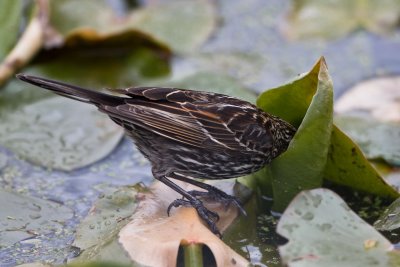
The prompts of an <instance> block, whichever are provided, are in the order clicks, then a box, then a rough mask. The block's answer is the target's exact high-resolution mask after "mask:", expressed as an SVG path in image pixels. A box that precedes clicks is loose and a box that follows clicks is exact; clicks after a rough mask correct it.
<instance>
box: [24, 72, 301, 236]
mask: <svg viewBox="0 0 400 267" xmlns="http://www.w3.org/2000/svg"><path fill="white" fill-rule="evenodd" d="M17 77H18V78H19V79H21V80H23V81H26V82H29V83H31V84H34V85H37V86H40V87H42V88H45V89H49V90H52V91H54V92H55V93H57V94H60V95H63V96H66V97H69V98H73V99H75V100H79V101H83V102H87V103H91V104H94V105H96V106H97V107H98V109H99V110H100V111H102V112H104V113H106V114H107V115H108V116H110V118H111V119H112V120H113V121H114V122H116V123H117V124H119V125H121V126H122V127H123V128H124V129H125V131H126V133H127V134H128V135H129V136H130V137H131V138H132V139H133V141H134V142H135V144H136V145H137V147H138V149H139V150H140V151H141V152H142V153H143V154H144V155H145V157H146V158H148V159H149V161H150V162H151V164H152V170H153V175H154V177H155V178H156V179H158V180H160V181H161V182H163V183H165V184H166V185H168V186H169V187H171V188H173V189H174V190H176V191H177V192H179V193H181V194H182V195H183V196H184V197H185V198H186V200H176V201H175V202H173V203H172V204H171V206H175V207H176V206H179V205H191V206H193V207H195V208H196V209H197V211H198V212H199V215H200V216H201V217H202V218H203V219H204V220H205V221H206V222H207V223H208V225H209V226H210V227H211V229H212V230H213V231H214V232H216V233H218V230H217V229H216V227H215V224H214V221H215V219H217V217H218V215H216V214H215V213H213V212H211V211H209V210H207V209H206V208H205V207H204V206H203V204H202V202H201V201H200V200H199V199H198V198H196V196H200V195H203V194H202V193H199V192H191V193H190V192H185V191H184V190H183V189H181V188H179V187H178V186H177V185H175V184H174V183H173V182H172V181H170V179H171V178H172V179H178V180H182V181H185V182H189V183H192V184H195V185H197V186H199V187H202V188H203V189H206V190H207V191H210V194H213V195H215V194H216V195H218V197H221V198H224V199H225V200H228V201H233V202H235V203H236V204H238V203H237V202H236V200H235V199H234V198H233V197H230V196H228V195H226V194H224V193H223V192H222V191H220V190H218V189H216V188H212V187H210V186H208V185H205V184H203V183H200V182H198V181H195V180H192V179H193V178H202V179H227V178H234V177H239V176H243V175H246V174H249V173H252V172H255V171H257V170H259V169H260V168H262V167H263V166H264V165H266V164H268V163H269V162H271V160H272V159H273V158H275V157H277V156H278V155H279V154H281V153H282V152H283V151H285V150H286V148H287V146H288V144H289V142H290V140H291V138H292V137H293V135H294V133H295V128H293V127H292V126H291V125H290V124H289V123H287V122H285V121H283V120H281V119H279V118H277V117H275V116H272V115H270V114H267V113H265V112H263V111H262V110H260V109H258V108H257V107H255V106H254V105H252V104H250V103H248V102H246V101H243V100H239V99H237V98H234V97H229V96H226V95H221V94H216V93H208V92H200V91H192V90H185V89H177V88H159V87H136V88H126V89H118V90H115V91H116V92H118V93H119V94H121V95H123V96H115V95H109V94H104V93H100V92H97V91H92V90H87V89H83V88H80V87H77V86H73V85H69V84H65V83H62V82H58V81H52V80H48V79H44V78H39V77H34V76H29V75H24V74H19V75H17Z"/></svg>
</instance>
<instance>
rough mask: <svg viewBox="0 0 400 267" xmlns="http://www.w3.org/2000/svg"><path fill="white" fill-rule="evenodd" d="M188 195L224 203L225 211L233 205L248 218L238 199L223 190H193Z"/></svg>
mask: <svg viewBox="0 0 400 267" xmlns="http://www.w3.org/2000/svg"><path fill="white" fill-rule="evenodd" d="M188 193H189V194H191V195H192V196H194V197H202V198H204V199H207V200H211V201H216V202H219V203H222V204H223V205H224V207H225V210H227V209H228V208H229V206H230V205H231V204H233V205H234V206H236V207H237V208H238V210H239V212H240V213H241V214H242V215H243V216H247V213H246V211H245V210H244V208H243V207H242V205H241V204H240V202H239V200H238V199H237V198H236V197H234V196H231V195H228V194H227V193H225V192H224V191H222V190H219V189H218V188H216V187H211V188H209V189H208V191H196V190H192V191H189V192H188Z"/></svg>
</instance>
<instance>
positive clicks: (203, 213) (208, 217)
mask: <svg viewBox="0 0 400 267" xmlns="http://www.w3.org/2000/svg"><path fill="white" fill-rule="evenodd" d="M180 206H184V207H193V208H195V209H196V211H197V213H198V214H199V216H200V218H201V219H203V220H204V221H205V222H206V223H207V225H208V226H209V227H210V229H211V231H212V232H213V233H214V234H216V235H218V236H219V237H222V235H221V233H220V232H219V230H218V228H217V226H216V224H215V223H216V222H217V221H218V220H219V215H218V214H217V213H215V212H213V211H211V210H209V209H207V208H206V207H205V206H204V204H203V203H202V202H201V201H200V200H198V199H194V200H186V199H175V200H174V201H172V203H171V204H169V206H168V209H167V213H168V216H169V214H170V211H171V209H172V207H174V208H177V207H180Z"/></svg>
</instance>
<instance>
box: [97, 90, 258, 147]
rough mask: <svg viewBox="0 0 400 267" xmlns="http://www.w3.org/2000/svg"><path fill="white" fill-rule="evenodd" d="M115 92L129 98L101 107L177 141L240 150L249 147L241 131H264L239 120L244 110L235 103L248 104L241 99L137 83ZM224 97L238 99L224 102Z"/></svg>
mask: <svg viewBox="0 0 400 267" xmlns="http://www.w3.org/2000/svg"><path fill="white" fill-rule="evenodd" d="M119 92H120V93H124V94H125V95H128V96H131V97H132V98H130V99H127V100H126V101H125V102H126V103H125V104H122V105H118V106H104V107H102V108H101V109H104V111H105V112H106V113H108V114H109V115H111V116H114V117H117V118H119V119H122V120H124V121H128V122H130V123H133V124H136V125H139V126H141V127H143V128H145V129H147V130H149V131H152V132H154V133H157V134H159V135H162V136H165V137H167V138H170V139H173V140H175V141H178V142H181V143H185V144H189V145H193V146H196V147H201V148H204V147H212V148H213V149H215V150H230V151H231V152H233V151H238V152H239V151H240V152H241V153H243V152H248V151H251V150H253V147H252V145H251V144H250V143H249V142H248V141H247V143H246V142H244V141H242V137H243V135H246V140H249V139H248V138H247V135H248V134H250V136H252V135H254V136H261V135H262V134H265V128H264V127H259V126H258V125H259V124H256V123H254V122H252V121H248V120H247V121H246V120H243V118H244V117H246V116H245V115H246V114H245V110H242V109H241V106H240V105H239V104H242V105H249V104H247V102H244V101H242V100H238V99H234V98H232V99H230V98H229V97H227V96H224V95H219V94H213V93H199V92H197V91H191V90H183V89H176V88H159V87H156V88H155V87H140V88H128V89H123V90H119ZM227 98H229V99H230V100H231V101H230V102H232V101H238V103H235V104H236V105H234V104H226V103H225V101H226V99H227ZM250 117H251V116H250ZM251 118H252V117H251ZM247 119H248V118H247ZM249 131H252V133H250V132H249ZM263 131H264V132H263Z"/></svg>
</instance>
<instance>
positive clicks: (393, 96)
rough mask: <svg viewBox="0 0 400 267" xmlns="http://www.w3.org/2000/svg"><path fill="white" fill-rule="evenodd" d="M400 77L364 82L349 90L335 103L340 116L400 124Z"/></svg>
mask: <svg viewBox="0 0 400 267" xmlns="http://www.w3.org/2000/svg"><path fill="white" fill-rule="evenodd" d="M399 88H400V76H393V77H382V78H376V79H371V80H367V81H363V82H361V83H359V84H357V85H355V86H354V87H352V88H349V89H348V90H347V91H346V93H345V94H344V95H342V96H341V97H340V98H339V99H338V101H336V103H335V112H336V113H337V114H340V115H347V114H351V115H359V116H365V117H371V118H373V119H375V120H378V121H384V122H397V123H400V89H399Z"/></svg>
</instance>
